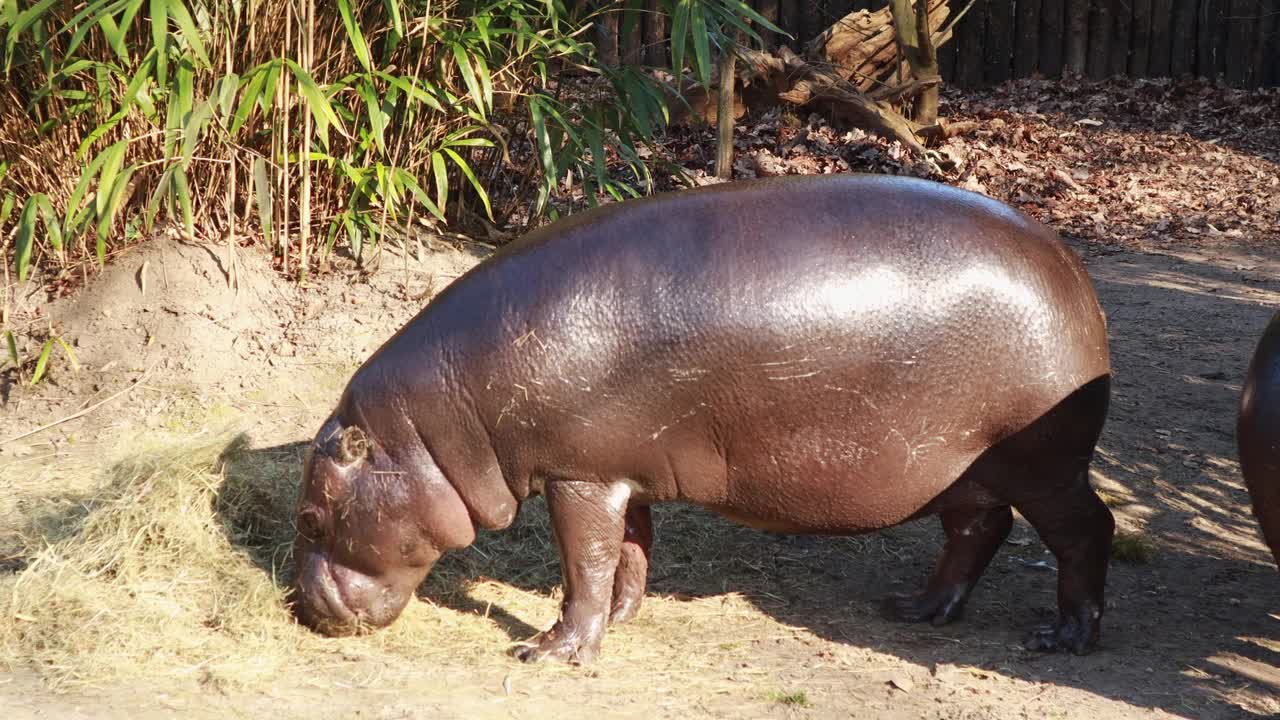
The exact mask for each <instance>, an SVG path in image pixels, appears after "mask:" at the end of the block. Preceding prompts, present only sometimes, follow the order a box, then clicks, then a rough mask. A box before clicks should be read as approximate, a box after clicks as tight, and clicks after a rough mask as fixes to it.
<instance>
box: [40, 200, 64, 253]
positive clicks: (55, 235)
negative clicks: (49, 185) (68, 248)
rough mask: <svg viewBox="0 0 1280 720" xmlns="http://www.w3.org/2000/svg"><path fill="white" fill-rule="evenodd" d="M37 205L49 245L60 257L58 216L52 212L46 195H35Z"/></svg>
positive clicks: (60, 225) (60, 235)
mask: <svg viewBox="0 0 1280 720" xmlns="http://www.w3.org/2000/svg"><path fill="white" fill-rule="evenodd" d="M35 197H36V198H37V201H38V202H37V205H38V206H39V208H40V215H41V216H42V217H43V218H44V230H45V234H46V236H47V237H48V238H49V245H51V246H52V247H53V251H54V252H56V253H58V254H59V255H61V253H62V224H61V223H59V222H58V214H57V213H56V212H54V210H53V203H51V202H49V198H48V196H46V195H36V196H35Z"/></svg>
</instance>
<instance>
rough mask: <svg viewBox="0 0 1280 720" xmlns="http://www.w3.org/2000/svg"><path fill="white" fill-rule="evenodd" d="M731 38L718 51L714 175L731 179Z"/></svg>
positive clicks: (732, 68)
mask: <svg viewBox="0 0 1280 720" xmlns="http://www.w3.org/2000/svg"><path fill="white" fill-rule="evenodd" d="M733 44H734V43H733V40H732V39H730V38H725V46H724V47H723V48H721V51H720V72H719V76H720V79H719V83H720V87H719V89H718V92H717V94H716V127H717V128H718V129H719V132H718V134H717V137H716V177H718V178H724V179H725V180H732V179H733V75H734V72H733V70H734V64H735V61H736V60H737V57H738V56H737V55H736V54H735V53H734V52H733Z"/></svg>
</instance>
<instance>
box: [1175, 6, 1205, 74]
mask: <svg viewBox="0 0 1280 720" xmlns="http://www.w3.org/2000/svg"><path fill="white" fill-rule="evenodd" d="M1197 4H1198V3H1197V0H1174V6H1173V31H1172V38H1173V40H1172V42H1171V43H1170V46H1171V47H1170V49H1171V50H1172V53H1173V54H1172V56H1171V57H1170V58H1169V74H1170V75H1172V76H1173V77H1183V76H1185V75H1190V74H1191V73H1192V71H1193V70H1194V69H1195V66H1196V6H1197Z"/></svg>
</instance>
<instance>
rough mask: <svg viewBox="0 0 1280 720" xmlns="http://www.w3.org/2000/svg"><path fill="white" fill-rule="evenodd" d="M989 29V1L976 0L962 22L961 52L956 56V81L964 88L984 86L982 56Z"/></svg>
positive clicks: (959, 30) (960, 33) (960, 31)
mask: <svg viewBox="0 0 1280 720" xmlns="http://www.w3.org/2000/svg"><path fill="white" fill-rule="evenodd" d="M986 29H987V0H974V3H973V7H972V8H970V9H969V13H968V14H967V15H965V16H964V17H963V18H962V19H961V20H960V25H959V27H957V28H956V32H957V33H958V34H959V35H960V50H959V54H958V55H957V56H956V80H957V81H958V82H959V84H960V85H962V86H964V87H977V86H979V85H981V84H982V55H983V47H984V46H985V43H984V41H985V40H986Z"/></svg>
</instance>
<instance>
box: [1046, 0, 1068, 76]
mask: <svg viewBox="0 0 1280 720" xmlns="http://www.w3.org/2000/svg"><path fill="white" fill-rule="evenodd" d="M1066 17H1067V14H1066V4H1065V0H1043V1H1042V2H1041V5H1040V74H1041V75H1044V76H1045V77H1058V76H1059V75H1061V74H1062V44H1063V40H1064V39H1065V38H1064V37H1063V34H1062V33H1063V31H1064V30H1065V28H1066V25H1065V24H1064V22H1065V20H1066Z"/></svg>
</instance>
